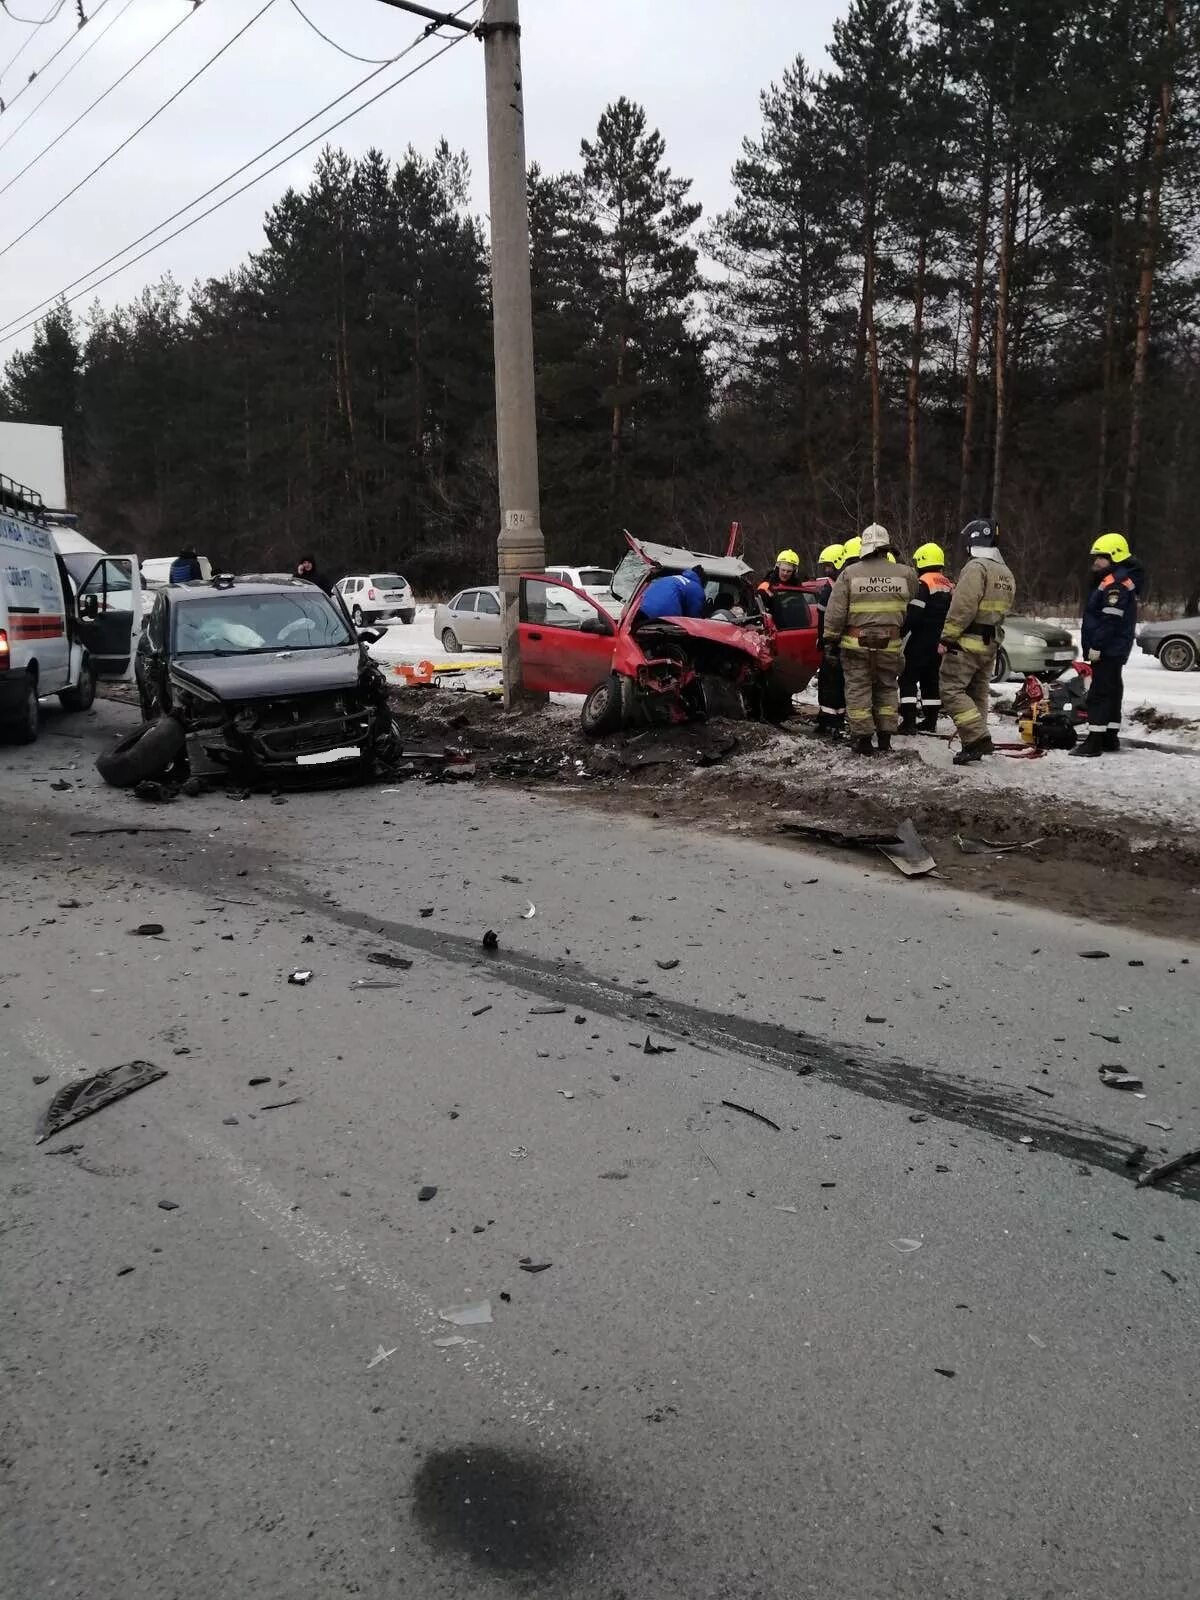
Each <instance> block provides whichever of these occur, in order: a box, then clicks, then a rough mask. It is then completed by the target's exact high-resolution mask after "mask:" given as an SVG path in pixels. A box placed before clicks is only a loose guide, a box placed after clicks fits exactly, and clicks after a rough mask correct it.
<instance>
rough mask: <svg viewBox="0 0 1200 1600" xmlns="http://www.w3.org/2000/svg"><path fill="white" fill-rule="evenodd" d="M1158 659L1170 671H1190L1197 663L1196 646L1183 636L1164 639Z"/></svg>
mask: <svg viewBox="0 0 1200 1600" xmlns="http://www.w3.org/2000/svg"><path fill="white" fill-rule="evenodd" d="M1158 659H1159V661H1160V662H1161V664H1162V665H1163V666H1164V667H1165V668H1166V670H1167V671H1168V672H1190V671H1191V670H1192V668H1193V667H1194V666H1195V665H1196V646H1195V645H1194V644H1193V643H1192V641H1191V640H1190V639H1185V638H1183V637H1182V636H1180V637H1178V638H1174V639H1164V640H1163V642H1162V644H1161V645H1160V647H1159V651H1158Z"/></svg>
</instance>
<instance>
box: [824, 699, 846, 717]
mask: <svg viewBox="0 0 1200 1600" xmlns="http://www.w3.org/2000/svg"><path fill="white" fill-rule="evenodd" d="M817 710H818V711H819V712H820V713H821V715H822V716H823V717H844V716H845V715H846V708H845V706H823V705H821V703H820V701H818V702H817Z"/></svg>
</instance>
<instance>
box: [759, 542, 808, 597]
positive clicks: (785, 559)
mask: <svg viewBox="0 0 1200 1600" xmlns="http://www.w3.org/2000/svg"><path fill="white" fill-rule="evenodd" d="M799 585H800V557H799V556H798V555H797V554H796V552H795V551H794V550H781V551H780V552H779V554H778V555H777V556H776V557H775V565H774V566H773V567H772V568H771V570H770V572H768V573H767V575H766V577H765V578H764V579H763V581H762V582H761V583H760V584H759V586H758V592H759V594H773V593H774V591H775V590H776V589H796V588H799Z"/></svg>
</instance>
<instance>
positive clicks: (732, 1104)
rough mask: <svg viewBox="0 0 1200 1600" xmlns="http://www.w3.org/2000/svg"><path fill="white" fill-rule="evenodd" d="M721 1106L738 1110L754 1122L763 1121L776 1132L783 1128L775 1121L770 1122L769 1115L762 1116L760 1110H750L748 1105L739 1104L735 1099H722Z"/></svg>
mask: <svg viewBox="0 0 1200 1600" xmlns="http://www.w3.org/2000/svg"><path fill="white" fill-rule="evenodd" d="M721 1104H722V1105H723V1106H728V1108H729V1109H730V1111H740V1112H741V1113H742V1115H743V1116H744V1117H753V1118H754V1120H755V1122H762V1123H765V1124H766V1126H767V1127H768V1128H774V1130H775V1132H776V1133H781V1132H782V1131H783V1130H782V1129H781V1128H780V1126H779V1124H778V1123H777V1122H772V1121H771V1119H770V1117H764V1116H763V1114H762V1112H761V1111H752V1110H751V1109H750V1107H749V1106H740V1105H738V1103H737V1101H736V1100H722V1101H721Z"/></svg>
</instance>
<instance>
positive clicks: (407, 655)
mask: <svg viewBox="0 0 1200 1600" xmlns="http://www.w3.org/2000/svg"><path fill="white" fill-rule="evenodd" d="M371 654H372V656H373V657H374V658H375V660H376V661H378V662H379V663H380V665H381V666H384V667H385V668H386V669H389V675H391V670H392V669H394V668H395V667H397V666H398V665H399V664H400V663H408V664H413V665H415V664H416V663H417V662H421V661H428V662H430V663H431V664H432V665H433V666H435V667H437V666H438V665H440V664H444V663H446V662H449V661H455V662H459V661H463V660H467V661H471V660H473V659H474V660H477V661H478V662H479V666H478V667H477V668H475V669H474V670H471V671H469V672H468V673H466V674H465V675H464V676H458V675H455V676H453V677H448V678H447V679H446V680H445V682H446V686H447V687H460V686H461V687H463V688H468V689H476V690H478V689H484V688H495V687H497V686H498V684H499V682H500V675H499V672H498V670H497V669H496V667H495V666H492V665H491V663H493V662H495V661H496V660H497V657H496V655H495V654H494V653H491V652H487V651H461V652H459V654H458V655H456V656H450V655H448V654H447V652H446V651H445V650H443V649H442V647H441V641H440V640H439V639H438V638H437V637H436V636H435V634H434V631H433V607H432V606H422V607H420V608H419V610H418V612H417V617H416V621H415V622H413V623H411V624H410V625H409V626H408V627H405V626H404V625H403V624H401V623H397V624H395V625H394V626H393V627H390V628H388V629H387V631H386V633H385V634H384V637H383V638H382V639H381V640H380V641H379V643H378V644H376V645H374V646H373V647H372V649H371ZM485 663H487V665H485ZM393 681H395V682H403V681H404V680H403V677H402V676H399V675H397V676H395V677H394V679H393ZM1125 685H1126V692H1125V714H1126V722H1127V724H1128V732H1129V734H1130V736H1131V737H1134V738H1149V739H1152V740H1153V741H1154V742H1155V743H1156V744H1162V745H1178V746H1183V747H1185V748H1189V747H1190V748H1192V749H1196V750H1200V672H1186V673H1184V672H1166V671H1164V669H1163V668H1162V667H1161V666H1160V665H1159V663H1158V662H1157V661H1156V660H1155V659H1154V658H1153V657H1152V656H1147V655H1143V654H1142V652H1141V651H1140V650H1138V649H1136V648H1135V650H1134V653H1133V655H1132V657H1131V658H1130V662H1129V666H1128V667H1127V669H1126V673H1125ZM1016 688H1017V684H1016V683H1015V682H1014V683H1012V684H1007V685H1005V686H1004V695H1005V698H1008V697H1010V696H1011V693H1012V692H1014V691H1015V689H1016ZM552 698H553V700H554V701H555V702H556V703H557V704H561V705H562V706H564V707H574V706H578V705H579V704H580V703H581V697H580V696H577V695H555V696H553V697H552ZM811 700H812V696H811V694H809V695H805V696H804V697H803V699H802V701H801V703H802V704H805V703H807V702H809V701H811ZM813 705H814V706H815V701H813ZM1143 705H1147V706H1153V707H1154V708H1155V709H1156V710H1159V711H1164V712H1170V713H1171V714H1172V715H1174V716H1180V717H1188V718H1189V719H1194V720H1195V721H1196V724H1197V726H1196V728H1194V729H1191V730H1188V729H1157V730H1154V731H1149V730H1147V729H1145V728H1142V727H1140V726H1139V725H1138V724H1136V723H1133V722H1131V721H1130V713H1132V712H1133V711H1134V710H1136V709H1137V707H1139V706H1143ZM943 727H944V729H945V730H946V731H949V724H948V723H943ZM992 735H993V737H994V738H995V739H997V740H1003V741H1006V742H1008V741H1012V742H1015V741H1016V740H1017V739H1018V738H1019V735H1018V733H1017V728H1016V722H1015V720H1014V719H1013V718H1012V717H1005V718H999V717H993V719H992ZM898 743H899V745H900V747H901V748H904V749H909V750H915V751H916V753H917V754H918V756H919V757H920V760H921V762H922V764H923V765H924V766H925V767H927V768H930V769H931V775H934V774H936V775H938V777H939V778H940V780H941V781H943V782H944V783H945V784H946V785H947V786H953V787H954V788H955V789H956V790H957V792H958V794H959V795H962V794H964V793H967V792H969V791H970V790H971V789H975V788H978V789H979V790H980V791H981V792H982V791H983V790H985V789H987V790H992V791H995V790H996V789H1000V788H1012V789H1014V790H1020V791H1022V792H1023V793H1024V794H1026V795H1039V794H1041V795H1044V796H1045V797H1046V800H1047V802H1048V803H1049V802H1057V803H1058V804H1059V805H1061V804H1063V803H1067V804H1069V803H1070V802H1071V801H1072V800H1077V801H1079V803H1080V804H1082V805H1086V806H1088V807H1091V808H1094V809H1097V810H1101V811H1109V812H1118V813H1124V814H1127V815H1128V814H1133V815H1137V816H1143V817H1145V818H1146V821H1147V825H1148V826H1149V827H1151V828H1155V829H1157V828H1161V827H1162V826H1164V825H1170V826H1172V827H1180V828H1200V766H1197V765H1196V762H1195V759H1194V758H1193V757H1188V756H1180V755H1172V754H1163V753H1160V752H1158V751H1151V750H1138V749H1134V748H1126V749H1125V750H1124V751H1122V753H1121V754H1120V755H1118V756H1105V757H1102V758H1101V759H1100V760H1099V761H1083V760H1078V759H1077V758H1075V757H1073V756H1070V755H1068V754H1067V752H1066V751H1057V750H1056V751H1050V752H1048V753H1047V754H1046V755H1044V756H1042V757H1041V758H1040V759H1039V760H1036V761H1030V760H1014V759H1011V758H1009V757H1006V756H995V757H993V758H992V759H991V760H989V761H987V762H983V763H981V764H980V765H979V766H974V767H965V768H964V767H954V766H952V764H951V755H952V753H953V752H952V750H951V749H950V747H949V746H948V745H947V743H946V741H944V740H939V739H929V738H917V739H912V740H908V739H905V740H901V741H898ZM905 770H906V768H905V767H900V766H892V765H890V764H889V763H886V762H879V763H869V762H861V763H858V764H857V765H856V767H855V777H856V782H861V783H862V784H863V786H864V787H871V788H874V787H875V786H877V785H878V786H879V787H881V788H885V789H886V788H888V787H889V786H891V785H896V786H897V787H899V786H900V784H901V783H902V781H903V775H904V773H905ZM908 770H911V769H908ZM898 780H900V782H899V783H898Z"/></svg>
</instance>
